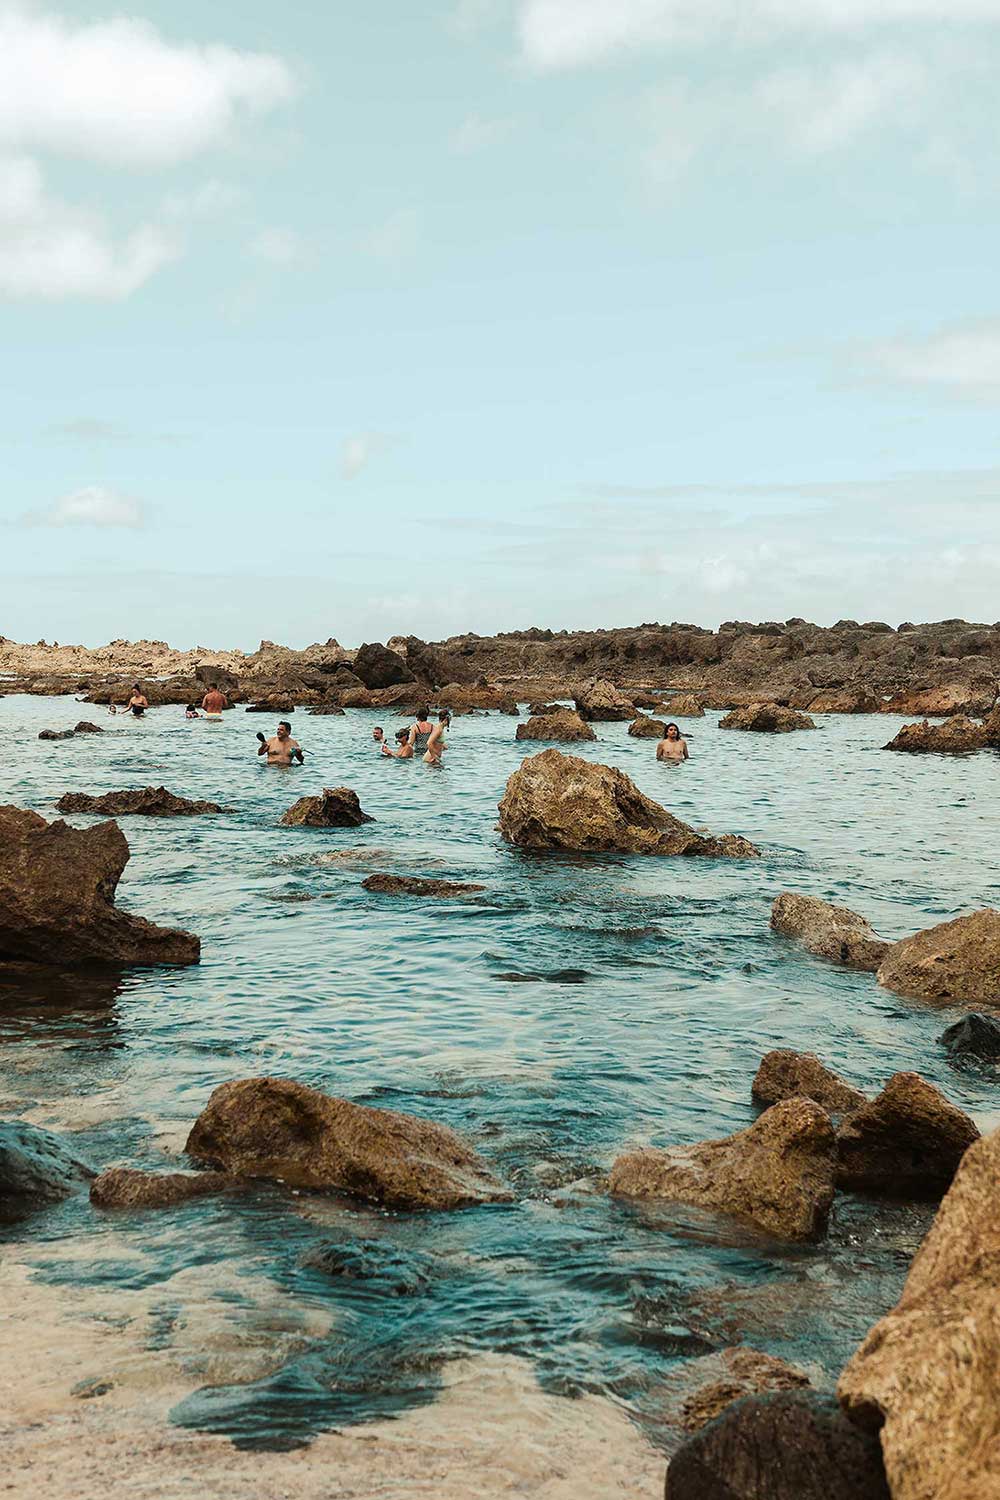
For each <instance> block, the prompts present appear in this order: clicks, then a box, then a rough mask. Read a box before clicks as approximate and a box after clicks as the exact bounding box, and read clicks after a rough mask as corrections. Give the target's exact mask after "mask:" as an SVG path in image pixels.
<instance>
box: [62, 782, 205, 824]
mask: <svg viewBox="0 0 1000 1500" xmlns="http://www.w3.org/2000/svg"><path fill="white" fill-rule="evenodd" d="M56 807H57V809H58V810H59V812H61V813H103V814H104V816H105V817H112V818H119V817H129V816H136V817H145V818H182V817H195V816H197V815H199V814H201V813H221V812H226V811H227V809H226V808H224V807H220V806H219V804H218V803H217V802H189V801H188V799H187V798H186V797H177V796H175V795H174V793H173V792H168V791H167V789H166V787H165V786H144V787H135V788H133V789H132V790H131V791H124V792H104V793H103V794H102V795H101V796H99V797H92V796H90V794H89V793H87V792H67V793H66V795H65V796H64V797H60V798H59V801H58V802H57V803H56Z"/></svg>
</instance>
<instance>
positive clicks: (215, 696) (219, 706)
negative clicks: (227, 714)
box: [201, 684, 229, 714]
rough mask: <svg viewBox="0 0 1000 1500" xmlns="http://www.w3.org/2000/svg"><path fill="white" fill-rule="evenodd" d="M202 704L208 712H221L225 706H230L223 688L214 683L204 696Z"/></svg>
mask: <svg viewBox="0 0 1000 1500" xmlns="http://www.w3.org/2000/svg"><path fill="white" fill-rule="evenodd" d="M201 706H202V708H203V709H204V710H205V712H206V713H207V714H221V712H222V710H223V709H224V708H228V707H229V699H228V698H227V697H226V695H225V693H224V692H223V691H222V689H221V688H218V687H215V686H214V684H213V686H212V687H210V688H209V690H208V692H207V693H206V694H205V696H204V698H202V700H201Z"/></svg>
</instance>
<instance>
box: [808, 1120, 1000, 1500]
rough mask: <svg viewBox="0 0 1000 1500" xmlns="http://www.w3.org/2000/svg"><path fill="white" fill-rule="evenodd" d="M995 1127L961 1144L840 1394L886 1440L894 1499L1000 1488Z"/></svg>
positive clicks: (974, 1495)
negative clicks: (953, 1169)
mask: <svg viewBox="0 0 1000 1500" xmlns="http://www.w3.org/2000/svg"><path fill="white" fill-rule="evenodd" d="M998 1182H1000V1131H994V1132H993V1134H992V1135H989V1136H987V1137H985V1139H982V1140H979V1141H976V1142H975V1143H974V1144H973V1145H972V1146H970V1148H969V1150H968V1151H967V1152H966V1154H965V1156H964V1157H963V1159H962V1165H961V1166H960V1168H959V1170H958V1174H957V1176H956V1177H955V1180H954V1182H953V1183H952V1185H951V1188H950V1189H949V1191H948V1193H947V1195H946V1197H945V1199H944V1201H943V1202H942V1204H941V1207H940V1208H939V1209H938V1212H937V1217H936V1218H935V1220H934V1223H933V1225H932V1226H931V1229H930V1232H929V1233H928V1235H927V1238H926V1239H925V1240H924V1242H923V1244H922V1245H921V1247H920V1249H919V1250H918V1251H917V1254H916V1257H915V1258H914V1261H913V1264H912V1266H911V1267H910V1273H909V1275H908V1277H907V1278H906V1285H905V1286H904V1288H903V1294H902V1296H901V1297H900V1299H899V1302H898V1303H897V1305H896V1307H895V1308H894V1309H893V1310H892V1312H890V1313H888V1314H887V1315H886V1316H885V1317H884V1318H883V1319H882V1320H881V1321H880V1322H878V1323H876V1324H875V1327H874V1328H873V1329H872V1330H871V1332H870V1333H869V1334H868V1336H867V1338H866V1339H865V1340H864V1342H863V1343H862V1344H861V1347H860V1348H859V1349H858V1351H857V1353H856V1354H855V1355H854V1356H853V1358H852V1359H851V1360H850V1361H849V1363H848V1365H847V1367H846V1368H845V1370H844V1372H843V1374H842V1375H841V1377H840V1383H839V1385H838V1387H837V1394H838V1395H839V1397H840V1400H841V1403H842V1405H843V1407H844V1410H845V1411H846V1413H847V1415H848V1416H849V1417H850V1418H851V1420H852V1421H854V1422H855V1423H857V1424H858V1426H859V1427H860V1428H862V1429H864V1430H866V1431H868V1432H871V1433H876V1432H877V1433H878V1434H879V1436H880V1438H881V1445H882V1452H883V1454H884V1456H885V1467H886V1472H887V1474H888V1477H889V1483H890V1485H891V1487H892V1495H893V1500H996V1497H997V1496H998V1495H1000V1467H998V1463H997V1456H998V1454H1000V1401H998V1400H997V1371H998V1370H1000V1310H998V1309H1000V1304H998V1300H997V1267H998V1265H1000V1214H998V1212H997V1183H998Z"/></svg>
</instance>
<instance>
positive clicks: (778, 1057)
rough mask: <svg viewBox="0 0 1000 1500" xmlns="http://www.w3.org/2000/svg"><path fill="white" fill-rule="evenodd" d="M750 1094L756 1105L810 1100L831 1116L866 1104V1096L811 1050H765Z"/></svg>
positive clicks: (847, 1112)
mask: <svg viewBox="0 0 1000 1500" xmlns="http://www.w3.org/2000/svg"><path fill="white" fill-rule="evenodd" d="M750 1094H751V1097H752V1098H753V1099H755V1100H756V1102H757V1103H758V1104H765V1105H771V1104H780V1103H781V1101H782V1100H783V1099H795V1098H799V1097H801V1098H803V1099H813V1100H815V1102H816V1103H817V1104H821V1105H822V1106H823V1108H824V1109H826V1110H829V1111H830V1113H831V1114H832V1115H847V1114H851V1113H852V1111H853V1110H856V1109H860V1108H861V1106H862V1105H863V1104H867V1103H868V1099H867V1096H866V1095H865V1094H863V1093H862V1092H861V1090H860V1089H856V1088H854V1087H853V1085H851V1084H849V1083H846V1082H845V1081H844V1079H843V1078H839V1077H838V1076H837V1074H836V1073H834V1072H833V1071H832V1070H831V1069H830V1068H827V1067H825V1066H824V1065H823V1063H821V1062H820V1060H819V1058H818V1057H817V1056H816V1055H815V1054H814V1053H812V1052H788V1051H781V1050H776V1051H774V1052H768V1053H767V1055H766V1056H765V1057H764V1058H762V1059H761V1064H760V1067H759V1068H758V1069H757V1073H756V1076H755V1078H754V1081H753V1083H752V1084H751V1085H750Z"/></svg>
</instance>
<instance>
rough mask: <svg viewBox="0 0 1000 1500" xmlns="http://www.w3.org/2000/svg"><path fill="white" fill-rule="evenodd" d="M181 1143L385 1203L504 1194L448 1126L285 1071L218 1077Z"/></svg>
mask: <svg viewBox="0 0 1000 1500" xmlns="http://www.w3.org/2000/svg"><path fill="white" fill-rule="evenodd" d="M186 1150H187V1153H188V1155H189V1156H190V1157H191V1158H192V1159H193V1160H195V1161H198V1162H204V1163H205V1164H206V1165H208V1166H210V1167H213V1168H215V1169H217V1170H221V1171H224V1172H228V1173H230V1174H233V1175H235V1176H239V1177H264V1178H271V1179H275V1180H278V1181H281V1182H285V1183H287V1184H288V1185H289V1186H290V1187H296V1188H307V1189H308V1188H311V1189H316V1190H318V1191H327V1192H343V1193H350V1194H351V1195H353V1196H354V1197H356V1198H362V1199H365V1200H366V1201H368V1202H371V1203H378V1204H381V1205H383V1206H384V1207H386V1208H400V1209H451V1208H461V1207H465V1206H468V1205H471V1204H477V1203H491V1202H499V1201H506V1200H507V1199H508V1198H509V1196H510V1195H509V1194H508V1193H507V1192H506V1191H505V1189H504V1188H503V1187H502V1186H501V1184H500V1183H499V1182H498V1181H497V1179H496V1178H495V1177H494V1176H493V1174H492V1173H491V1172H490V1171H489V1170H488V1168H487V1167H486V1165H485V1163H484V1162H483V1161H482V1160H481V1158H480V1157H479V1156H478V1155H477V1154H476V1152H475V1151H473V1149H472V1147H471V1146H469V1145H468V1144H467V1143H466V1142H465V1141H464V1140H463V1139H462V1138H461V1136H459V1135H456V1133H455V1132H454V1131H453V1130H450V1129H449V1128H448V1127H447V1126H445V1125H438V1124H437V1123H436V1122H434V1121H433V1120H422V1119H418V1118H417V1117H416V1116H414V1115H406V1114H401V1113H399V1112H398V1111H396V1110H389V1109H369V1108H367V1107H366V1106H365V1105H361V1104H352V1103H350V1102H349V1101H348V1100H346V1099H336V1098H333V1097H332V1096H331V1095H328V1094H321V1093H320V1092H319V1091H318V1090H317V1089H311V1088H307V1087H306V1085H305V1084H301V1083H293V1082H291V1081H290V1080H288V1079H283V1078H244V1079H239V1080H237V1081H235V1082H232V1083H224V1084H222V1085H221V1086H220V1087H219V1088H217V1089H216V1090H215V1092H214V1093H213V1094H212V1097H211V1098H210V1099H209V1101H208V1104H207V1105H206V1106H205V1108H204V1109H203V1110H202V1112H201V1114H200V1115H199V1116H198V1118H197V1120H196V1121H195V1123H194V1126H193V1128H192V1130H191V1133H190V1135H189V1136H188V1140H187V1146H186Z"/></svg>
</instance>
